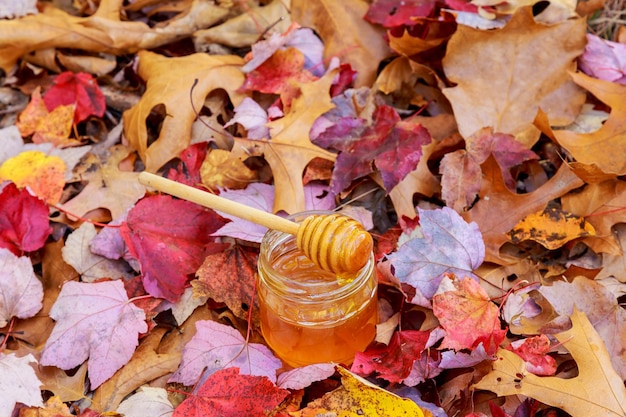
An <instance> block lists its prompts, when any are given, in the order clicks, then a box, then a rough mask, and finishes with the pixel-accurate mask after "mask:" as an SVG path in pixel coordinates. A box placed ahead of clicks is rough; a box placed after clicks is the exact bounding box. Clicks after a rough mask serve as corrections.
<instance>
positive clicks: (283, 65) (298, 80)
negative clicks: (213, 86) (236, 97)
mask: <svg viewBox="0 0 626 417" xmlns="http://www.w3.org/2000/svg"><path fill="white" fill-rule="evenodd" d="M316 79H317V77H316V76H314V75H313V74H311V73H310V72H309V71H308V70H306V69H304V54H303V53H302V52H300V51H299V50H298V49H296V48H293V47H292V48H286V49H279V50H277V51H276V52H274V54H272V56H271V57H270V58H269V59H267V60H266V61H265V62H263V64H261V65H260V66H259V67H257V68H256V69H254V70H253V71H252V72H250V73H248V74H247V76H246V81H245V82H244V84H243V86H241V89H242V90H246V91H260V92H262V93H270V94H278V95H280V98H281V101H282V102H283V105H284V106H285V107H289V106H290V105H291V101H292V100H293V99H294V98H295V97H297V96H298V94H299V92H300V88H299V85H300V84H305V83H308V82H311V81H314V80H316Z"/></svg>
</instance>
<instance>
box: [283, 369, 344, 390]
mask: <svg viewBox="0 0 626 417" xmlns="http://www.w3.org/2000/svg"><path fill="white" fill-rule="evenodd" d="M334 373H335V365H333V364H332V363H315V364H313V365H307V366H303V367H300V368H296V369H292V370H291V371H287V372H283V373H282V374H280V375H278V383H277V385H278V386H279V387H280V388H285V389H294V390H296V389H304V388H306V387H308V386H309V385H311V384H312V383H313V382H316V381H323V380H325V379H327V378H330V377H331V376H333V374H334Z"/></svg>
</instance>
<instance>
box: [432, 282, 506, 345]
mask: <svg viewBox="0 0 626 417" xmlns="http://www.w3.org/2000/svg"><path fill="white" fill-rule="evenodd" d="M433 312H434V313H435V316H437V318H438V319H439V323H440V324H441V327H443V328H444V330H445V331H446V336H445V337H444V339H443V342H442V343H441V348H442V349H454V350H461V349H470V350H472V349H475V348H476V347H478V345H480V344H482V345H483V347H484V348H485V352H486V353H487V354H488V355H491V354H493V353H495V351H496V350H497V349H498V346H499V345H500V342H502V341H503V340H504V337H505V335H506V330H503V329H502V328H501V325H500V310H499V309H498V306H496V305H495V304H494V303H493V302H492V301H491V300H490V299H489V296H488V295H487V293H486V292H485V290H483V289H482V287H481V286H480V284H478V282H476V280H474V279H472V278H468V277H465V278H458V277H455V276H453V275H446V276H444V278H443V279H442V280H441V284H440V285H439V289H438V290H437V293H436V294H435V296H434V297H433Z"/></svg>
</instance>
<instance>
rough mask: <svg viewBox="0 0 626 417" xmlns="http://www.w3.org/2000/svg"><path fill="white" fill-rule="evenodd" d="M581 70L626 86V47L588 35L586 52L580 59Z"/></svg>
mask: <svg viewBox="0 0 626 417" xmlns="http://www.w3.org/2000/svg"><path fill="white" fill-rule="evenodd" d="M578 63H579V64H580V69H581V70H582V71H583V72H584V73H586V74H587V75H590V76H592V77H595V78H598V79H600V80H605V81H610V82H614V83H618V84H626V45H624V44H623V43H618V42H611V41H607V40H604V39H602V38H600V37H598V36H596V35H592V34H590V33H588V34H587V46H585V52H584V53H583V54H582V56H581V57H580V58H579V59H578Z"/></svg>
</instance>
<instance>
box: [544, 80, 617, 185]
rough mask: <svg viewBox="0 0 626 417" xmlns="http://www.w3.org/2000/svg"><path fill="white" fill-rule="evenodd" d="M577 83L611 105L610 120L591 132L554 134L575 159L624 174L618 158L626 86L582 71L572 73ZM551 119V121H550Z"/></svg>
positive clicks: (604, 170) (560, 132)
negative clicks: (593, 76)
mask: <svg viewBox="0 0 626 417" xmlns="http://www.w3.org/2000/svg"><path fill="white" fill-rule="evenodd" d="M571 76H572V78H573V80H574V81H575V82H576V84H578V85H580V86H581V87H583V88H585V89H587V90H588V91H589V92H591V93H592V94H593V95H594V96H596V97H597V98H598V99H599V100H600V101H602V102H604V103H606V104H607V105H608V106H610V107H611V114H610V115H609V119H608V120H607V121H606V122H605V123H604V124H603V125H602V127H601V128H600V129H599V130H597V131H595V132H592V133H577V132H573V131H570V130H555V131H554V137H555V138H556V140H557V141H558V142H559V144H560V145H561V146H563V147H564V148H565V149H567V150H568V151H569V152H570V153H571V154H572V155H573V156H574V158H576V160H577V161H578V162H582V163H584V164H588V165H596V166H597V167H598V168H600V169H601V170H602V171H603V172H605V173H610V174H615V175H624V174H626V162H624V159H623V158H621V157H620V155H621V154H622V152H625V151H626V145H625V143H626V140H624V138H626V123H625V122H624V120H625V114H626V107H625V106H624V102H623V100H622V99H623V97H624V94H626V85H617V84H614V83H610V82H607V81H602V80H596V79H594V78H591V77H588V76H586V75H584V74H581V73H576V74H571ZM551 122H552V121H551Z"/></svg>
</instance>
